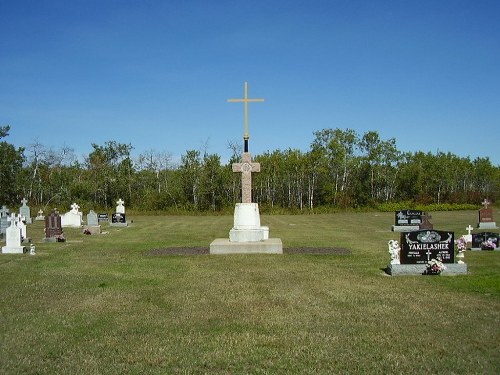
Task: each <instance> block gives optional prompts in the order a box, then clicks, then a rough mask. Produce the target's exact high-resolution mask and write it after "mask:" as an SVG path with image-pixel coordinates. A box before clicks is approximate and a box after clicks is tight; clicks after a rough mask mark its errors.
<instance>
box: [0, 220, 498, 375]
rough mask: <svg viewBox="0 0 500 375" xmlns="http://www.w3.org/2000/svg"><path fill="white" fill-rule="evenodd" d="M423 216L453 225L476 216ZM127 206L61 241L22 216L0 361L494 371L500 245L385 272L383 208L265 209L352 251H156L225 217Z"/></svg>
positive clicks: (288, 230)
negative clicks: (457, 266) (417, 268)
mask: <svg viewBox="0 0 500 375" xmlns="http://www.w3.org/2000/svg"><path fill="white" fill-rule="evenodd" d="M432 215H433V220H432V222H433V224H434V228H437V229H443V230H453V231H454V232H455V235H456V237H458V236H459V235H461V234H465V233H466V231H465V227H466V226H467V225H468V224H472V225H474V224H475V221H476V219H477V213H476V212H475V211H460V212H433V213H432ZM127 216H128V217H127V219H128V220H133V223H132V224H131V225H130V226H129V227H126V228H113V227H109V226H108V224H103V231H105V232H108V233H107V234H102V235H91V236H89V235H84V234H82V231H81V230H79V229H65V235H66V238H67V242H65V243H44V242H42V238H43V223H42V222H35V223H34V224H32V225H30V226H29V227H28V234H29V236H30V237H31V238H32V239H33V241H34V243H35V245H36V255H29V254H21V255H15V254H14V255H11V254H2V255H1V256H0V275H1V277H0V298H1V307H0V373H2V374H18V373H24V374H76V373H85V374H128V373H133V374H170V373H171V374H175V373H183V374H195V373H213V374H224V373H227V374H236V373H242V374H258V373H261V374H264V373H269V374H280V373H282V374H285V373H287V374H288V373H296V374H317V373H325V374H349V373H351V374H352V373H356V374H357V373H359V374H361V373H373V374H375V373H376V374H379V373H389V374H395V373H398V374H399V373H412V374H428V373H433V374H434V373H442V374H498V373H500V328H499V327H500V253H499V252H494V251H475V252H472V251H467V253H466V258H465V261H466V263H467V264H468V268H469V275H462V276H398V277H391V276H387V275H385V274H384V272H383V268H385V267H386V266H387V264H388V263H389V254H388V250H387V241H388V240H390V239H398V235H399V234H398V233H393V232H391V231H390V227H391V224H392V223H393V216H394V214H393V213H375V212H371V213H337V214H328V215H307V216H306V215H304V216H293V215H278V216H266V215H263V216H262V218H261V220H262V223H263V224H264V225H269V226H270V230H271V237H279V238H281V239H282V241H283V246H284V249H285V250H286V249H287V248H320V249H324V248H333V249H337V250H339V249H347V250H349V251H332V253H331V254H314V253H300V252H294V253H286V252H285V254H283V255H257V254H254V255H209V254H194V253H192V254H191V255H189V254H188V255H166V254H167V253H168V252H167V251H163V250H162V251H159V249H168V248H190V249H200V248H201V249H208V247H209V244H210V242H211V241H212V240H213V239H215V238H225V237H227V235H228V231H229V229H230V228H231V226H232V217H231V216H138V215H134V213H133V212H129V213H128V214H127ZM155 249H156V250H157V251H153V250H155ZM187 253H189V252H187Z"/></svg>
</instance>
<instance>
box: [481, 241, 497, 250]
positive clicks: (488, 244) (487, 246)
mask: <svg viewBox="0 0 500 375" xmlns="http://www.w3.org/2000/svg"><path fill="white" fill-rule="evenodd" d="M496 248H497V244H496V243H495V242H494V241H492V240H487V241H484V242H482V243H481V249H483V250H495V249H496Z"/></svg>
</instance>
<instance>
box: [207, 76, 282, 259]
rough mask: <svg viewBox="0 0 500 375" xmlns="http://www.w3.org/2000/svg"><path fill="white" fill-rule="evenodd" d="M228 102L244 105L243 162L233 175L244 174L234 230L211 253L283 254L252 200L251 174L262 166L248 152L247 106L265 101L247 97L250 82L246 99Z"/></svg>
mask: <svg viewBox="0 0 500 375" xmlns="http://www.w3.org/2000/svg"><path fill="white" fill-rule="evenodd" d="M228 101H229V102H239V103H243V104H244V109H245V130H244V133H243V142H244V150H243V153H242V155H241V162H239V163H234V164H233V172H235V173H241V203H236V206H235V208H234V217H233V224H234V225H233V228H232V229H231V230H230V231H229V239H227V238H217V239H215V240H214V241H213V242H212V243H211V244H210V254H244V253H261V254H262V253H263V254H282V253H283V245H282V243H281V239H279V238H269V227H266V226H262V225H261V223H260V213H259V205H258V203H256V202H253V201H252V173H257V172H260V164H259V163H256V162H253V161H252V156H251V154H250V152H249V150H248V142H249V139H250V136H249V133H248V103H252V102H263V101H264V99H250V98H248V83H247V82H245V85H244V98H242V99H229V100H228Z"/></svg>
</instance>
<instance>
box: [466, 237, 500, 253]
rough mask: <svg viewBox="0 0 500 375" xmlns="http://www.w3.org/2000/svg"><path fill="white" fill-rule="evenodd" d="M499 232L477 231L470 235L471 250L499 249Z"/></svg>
mask: <svg viewBox="0 0 500 375" xmlns="http://www.w3.org/2000/svg"><path fill="white" fill-rule="evenodd" d="M499 239H500V234H498V233H493V232H479V233H474V234H473V235H472V245H471V250H496V251H500V248H499V247H498V246H499V245H500V240H499Z"/></svg>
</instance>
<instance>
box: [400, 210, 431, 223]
mask: <svg viewBox="0 0 500 375" xmlns="http://www.w3.org/2000/svg"><path fill="white" fill-rule="evenodd" d="M423 214H424V213H423V211H419V210H400V211H396V212H395V213H394V225H396V226H407V225H420V224H421V223H422V215H423Z"/></svg>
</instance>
